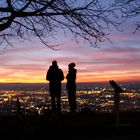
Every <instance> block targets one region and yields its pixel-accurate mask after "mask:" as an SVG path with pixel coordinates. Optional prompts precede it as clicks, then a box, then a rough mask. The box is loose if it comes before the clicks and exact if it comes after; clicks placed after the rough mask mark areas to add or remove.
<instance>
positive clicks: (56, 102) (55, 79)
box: [46, 60, 64, 112]
mask: <svg viewBox="0 0 140 140" xmlns="http://www.w3.org/2000/svg"><path fill="white" fill-rule="evenodd" d="M46 80H48V81H49V92H50V96H51V108H52V110H53V111H58V112H60V111H61V103H60V100H61V81H62V80H64V74H63V71H62V70H61V69H60V68H59V67H58V65H57V61H56V60H54V61H53V62H52V65H51V66H50V67H49V69H48V71H47V74H46Z"/></svg>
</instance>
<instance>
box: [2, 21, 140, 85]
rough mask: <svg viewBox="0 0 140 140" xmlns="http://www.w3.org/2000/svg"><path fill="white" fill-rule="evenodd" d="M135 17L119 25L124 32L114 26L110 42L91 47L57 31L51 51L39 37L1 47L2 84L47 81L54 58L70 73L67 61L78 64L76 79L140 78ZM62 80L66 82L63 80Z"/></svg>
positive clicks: (139, 36) (139, 79)
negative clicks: (47, 74) (54, 46)
mask: <svg viewBox="0 0 140 140" xmlns="http://www.w3.org/2000/svg"><path fill="white" fill-rule="evenodd" d="M135 21H136V20H129V21H127V22H126V23H124V24H122V25H121V26H120V29H121V30H123V31H122V32H119V31H116V30H115V29H113V30H112V31H111V32H110V35H109V36H108V37H110V40H111V42H109V41H105V42H103V43H99V44H98V47H99V48H92V47H90V46H89V45H88V44H86V43H84V42H83V41H80V42H79V43H78V44H77V43H76V42H75V41H74V40H72V37H71V36H68V35H67V37H64V35H61V33H58V35H57V36H56V37H57V40H55V41H54V40H53V42H51V43H54V44H59V46H58V47H57V48H56V49H57V50H56V51H55V50H51V49H49V48H47V47H46V46H44V45H43V44H42V43H41V42H40V41H39V40H37V39H35V38H34V39H33V41H32V42H29V41H23V42H19V41H18V40H13V41H12V42H13V47H11V46H8V47H6V48H5V45H4V44H3V45H2V46H1V47H0V83H10V82H31V83H32V82H33V83H44V82H47V81H46V80H45V77H46V72H47V70H48V68H49V66H50V65H51V62H52V61H53V60H57V62H58V65H59V67H60V68H61V69H62V70H63V71H64V74H65V75H66V74H67V71H68V67H67V66H68V64H69V63H71V62H75V63H76V68H77V71H78V73H77V82H104V81H105V82H108V81H109V80H116V81H140V32H136V33H135V34H133V31H134V29H135V27H134V24H135ZM63 82H66V80H64V81H63Z"/></svg>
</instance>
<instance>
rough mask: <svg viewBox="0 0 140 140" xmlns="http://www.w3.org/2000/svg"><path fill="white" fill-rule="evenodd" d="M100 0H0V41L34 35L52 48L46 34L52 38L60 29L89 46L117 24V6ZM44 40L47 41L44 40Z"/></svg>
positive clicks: (94, 43)
mask: <svg viewBox="0 0 140 140" xmlns="http://www.w3.org/2000/svg"><path fill="white" fill-rule="evenodd" d="M103 2H104V0H82V1H78V0H1V1H0V39H1V40H0V41H1V44H2V43H3V42H6V43H8V44H11V43H10V41H9V39H10V38H16V39H23V40H24V39H29V40H30V39H31V37H33V36H36V37H38V38H39V39H40V40H41V42H42V43H44V44H45V45H46V46H48V47H50V48H52V49H53V47H54V46H53V45H50V44H49V40H47V39H46V38H48V36H49V37H50V36H51V37H55V35H56V33H57V32H58V31H59V30H60V29H61V30H62V31H63V33H64V35H65V34H68V33H69V32H70V33H71V34H72V36H73V37H74V39H75V40H76V41H78V40H79V39H81V38H82V39H84V40H85V41H87V42H88V43H90V45H93V46H96V45H97V42H102V41H104V40H106V39H108V33H107V30H108V29H109V28H110V26H111V27H113V28H116V29H117V27H118V25H119V24H120V23H119V22H118V21H117V20H116V21H115V20H114V18H117V14H118V13H117V12H115V11H116V10H118V9H117V8H118V7H117V8H115V7H113V5H112V4H104V3H103ZM46 40H47V41H46Z"/></svg>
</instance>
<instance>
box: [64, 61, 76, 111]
mask: <svg viewBox="0 0 140 140" xmlns="http://www.w3.org/2000/svg"><path fill="white" fill-rule="evenodd" d="M75 66H76V65H75V63H70V64H69V65H68V69H69V71H68V74H67V76H66V79H67V83H66V88H67V91H68V101H69V107H70V112H71V113H75V112H76V73H77V70H76V69H75V68H74V67H75Z"/></svg>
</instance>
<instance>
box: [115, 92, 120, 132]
mask: <svg viewBox="0 0 140 140" xmlns="http://www.w3.org/2000/svg"><path fill="white" fill-rule="evenodd" d="M114 113H115V121H116V128H117V131H118V130H119V127H120V93H119V92H117V91H115V95H114Z"/></svg>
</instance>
